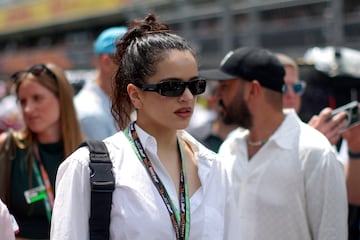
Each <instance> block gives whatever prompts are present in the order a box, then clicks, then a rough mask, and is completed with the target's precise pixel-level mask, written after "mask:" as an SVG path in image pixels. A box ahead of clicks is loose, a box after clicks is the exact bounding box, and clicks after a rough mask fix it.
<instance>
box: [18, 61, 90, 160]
mask: <svg viewBox="0 0 360 240" xmlns="http://www.w3.org/2000/svg"><path fill="white" fill-rule="evenodd" d="M44 65H45V66H46V67H47V68H48V69H49V70H50V71H52V72H53V73H54V74H55V77H56V79H53V78H52V76H50V75H49V74H46V73H40V74H39V75H38V76H34V77H33V78H31V80H33V81H36V82H37V83H39V84H41V85H42V86H44V87H46V88H47V89H49V90H50V91H51V92H53V93H54V94H55V96H56V97H57V99H58V100H59V106H60V128H61V139H62V140H63V142H64V154H65V157H67V156H69V155H70V154H71V153H72V152H73V151H75V150H76V148H77V147H78V146H79V144H80V143H81V141H82V140H83V139H84V138H83V135H82V133H81V128H80V124H79V122H78V119H77V115H76V110H75V106H74V103H73V97H74V89H73V87H72V86H71V84H70V83H69V81H68V79H67V77H66V75H65V72H64V70H63V69H62V68H60V67H59V66H57V65H55V64H53V63H47V64H44ZM29 76H31V75H29ZM24 79H25V77H23V78H19V79H18V80H17V81H16V82H15V91H16V95H18V92H19V87H20V85H21V83H22V82H23V80H24ZM26 79H30V78H26ZM70 129H71V130H70ZM18 134H19V135H18V136H19V137H20V139H21V140H23V142H24V146H23V147H29V151H32V150H33V145H34V144H35V143H36V141H37V140H36V134H35V133H33V132H32V131H31V130H30V129H29V128H28V127H25V129H24V130H23V131H21V132H19V133H18ZM29 153H30V152H29Z"/></svg>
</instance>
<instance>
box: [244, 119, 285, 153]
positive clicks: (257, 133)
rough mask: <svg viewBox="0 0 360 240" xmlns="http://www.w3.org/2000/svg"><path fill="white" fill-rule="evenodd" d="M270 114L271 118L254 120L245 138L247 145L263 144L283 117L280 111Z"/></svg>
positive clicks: (258, 145) (256, 145) (257, 145)
mask: <svg viewBox="0 0 360 240" xmlns="http://www.w3.org/2000/svg"><path fill="white" fill-rule="evenodd" d="M272 116H273V117H272V118H271V119H269V118H267V119H261V120H260V121H257V122H255V121H254V125H253V127H252V128H251V129H250V132H249V135H248V136H247V138H246V141H247V144H248V146H250V147H257V148H258V147H261V146H262V145H264V144H265V143H266V142H267V140H268V139H269V138H270V137H271V135H272V134H274V132H275V131H276V129H278V127H279V126H280V125H281V123H282V122H283V120H284V118H285V116H284V114H283V113H282V112H281V113H279V114H273V115H272Z"/></svg>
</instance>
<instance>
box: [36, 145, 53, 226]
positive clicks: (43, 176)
mask: <svg viewBox="0 0 360 240" xmlns="http://www.w3.org/2000/svg"><path fill="white" fill-rule="evenodd" d="M34 154H35V158H36V162H37V163H38V164H36V162H35V161H33V169H34V173H35V177H36V181H37V183H38V184H39V186H45V190H46V196H47V197H46V198H44V205H45V210H46V215H47V217H48V220H49V222H50V220H51V211H52V209H53V206H54V193H53V190H52V187H51V184H50V179H49V175H48V174H47V172H46V170H45V167H44V165H43V164H42V162H41V158H40V154H39V148H38V146H37V144H35V145H34ZM39 167H40V171H39Z"/></svg>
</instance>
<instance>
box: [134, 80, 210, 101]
mask: <svg viewBox="0 0 360 240" xmlns="http://www.w3.org/2000/svg"><path fill="white" fill-rule="evenodd" d="M136 85H137V86H138V87H139V88H141V89H142V90H143V91H149V92H157V93H159V94H160V95H162V96H166V97H179V96H181V95H182V94H183V93H184V91H185V89H186V88H189V90H190V92H191V93H192V95H198V94H201V93H203V92H205V89H206V81H205V80H204V79H199V78H197V79H193V80H190V81H188V82H184V81H181V80H179V79H169V80H166V81H163V82H160V83H157V84H141V83H140V84H136Z"/></svg>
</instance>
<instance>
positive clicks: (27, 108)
mask: <svg viewBox="0 0 360 240" xmlns="http://www.w3.org/2000/svg"><path fill="white" fill-rule="evenodd" d="M21 107H22V110H23V112H24V113H30V112H32V111H33V109H34V104H33V103H32V102H31V101H26V102H25V103H23V104H22V106H21Z"/></svg>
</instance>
